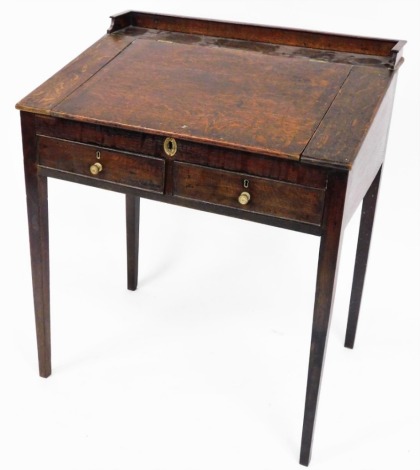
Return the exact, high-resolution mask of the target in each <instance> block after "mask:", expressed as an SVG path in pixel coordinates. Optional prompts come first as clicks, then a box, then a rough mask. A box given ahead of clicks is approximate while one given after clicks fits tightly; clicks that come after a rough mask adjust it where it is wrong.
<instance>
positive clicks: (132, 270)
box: [125, 194, 140, 290]
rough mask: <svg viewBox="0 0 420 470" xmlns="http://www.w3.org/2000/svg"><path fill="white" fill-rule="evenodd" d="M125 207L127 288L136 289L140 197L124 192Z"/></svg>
mask: <svg viewBox="0 0 420 470" xmlns="http://www.w3.org/2000/svg"><path fill="white" fill-rule="evenodd" d="M125 209H126V223H127V288H128V289H129V290H136V289H137V279H138V268H139V222H140V198H139V197H138V196H132V195H131V194H126V196H125Z"/></svg>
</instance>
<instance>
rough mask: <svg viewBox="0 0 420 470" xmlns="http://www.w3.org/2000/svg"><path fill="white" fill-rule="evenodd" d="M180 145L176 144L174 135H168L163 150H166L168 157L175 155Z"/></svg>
mask: <svg viewBox="0 0 420 470" xmlns="http://www.w3.org/2000/svg"><path fill="white" fill-rule="evenodd" d="M177 149H178V146H177V145H176V140H175V139H174V138H173V137H166V139H165V140H164V142H163V150H164V151H165V153H166V155H168V157H173V156H174V155H175V154H176V151H177Z"/></svg>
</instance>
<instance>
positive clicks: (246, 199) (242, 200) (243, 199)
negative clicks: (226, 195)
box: [238, 191, 251, 206]
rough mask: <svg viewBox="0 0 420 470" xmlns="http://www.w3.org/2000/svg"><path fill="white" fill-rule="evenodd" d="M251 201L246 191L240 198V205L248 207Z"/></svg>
mask: <svg viewBox="0 0 420 470" xmlns="http://www.w3.org/2000/svg"><path fill="white" fill-rule="evenodd" d="M250 200H251V195H250V194H249V193H248V192H246V191H244V192H242V193H241V194H240V195H239V197H238V201H239V204H242V205H243V206H246V205H247V204H248V202H249V201H250Z"/></svg>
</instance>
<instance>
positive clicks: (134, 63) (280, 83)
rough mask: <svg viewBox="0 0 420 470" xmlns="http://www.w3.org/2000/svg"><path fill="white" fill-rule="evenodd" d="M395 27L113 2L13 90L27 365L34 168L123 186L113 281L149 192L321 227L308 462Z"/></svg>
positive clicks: (131, 267)
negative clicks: (23, 218)
mask: <svg viewBox="0 0 420 470" xmlns="http://www.w3.org/2000/svg"><path fill="white" fill-rule="evenodd" d="M403 46H404V41H393V40H382V39H371V38H360V37H349V36H341V35H335V34H324V33H316V32H310V31H301V30H292V29H281V28H275V27H263V26H255V25H246V24H245V25H244V24H234V23H222V22H217V21H207V20H198V19H192V18H182V17H172V16H161V15H155V14H150V13H139V12H126V13H123V14H121V15H116V16H114V17H112V24H111V27H110V29H109V30H108V34H106V35H105V36H104V37H102V38H101V39H99V40H98V42H96V43H95V44H94V45H93V46H91V47H90V48H89V49H87V50H86V51H85V52H83V53H82V54H81V55H80V56H78V57H77V58H76V59H75V60H74V61H72V62H71V63H70V64H68V65H67V66H66V67H64V68H63V69H62V70H61V71H59V72H58V73H57V74H56V75H54V76H53V77H52V78H50V79H49V80H48V81H46V82H45V83H44V84H43V85H41V86H40V87H39V88H37V89H36V90H35V91H33V92H32V93H31V94H30V95H28V96H27V97H26V98H24V99H23V100H22V101H21V102H20V103H19V104H18V105H17V108H18V109H19V110H20V111H21V122H22V139H23V151H24V164H25V178H26V191H27V204H28V218H29V234H30V246H31V261H32V277H33V291H34V302H35V317H36V331H37V341H38V355H39V370H40V375H41V376H42V377H48V376H49V375H50V374H51V347H50V295H49V250H48V206H47V177H53V178H60V179H64V180H67V181H73V182H76V183H82V184H87V185H89V186H94V187H97V188H103V189H108V190H112V191H118V192H122V193H125V194H126V220H127V252H128V288H129V289H132V290H134V289H136V286H137V270H138V247H139V243H138V237H139V202H140V198H141V197H144V198H150V199H154V200H158V201H162V202H168V203H171V204H177V205H181V206H186V207H191V208H194V209H198V210H204V211H209V212H215V213H218V214H224V215H227V216H231V217H239V218H242V219H246V220H250V221H255V222H260V223H264V224H269V225H274V226H277V227H282V228H287V229H291V230H296V231H300V232H304V233H308V234H312V235H318V236H320V237H321V243H320V251H319V261H318V274H317V282H316V296H315V306H314V315H313V326H312V339H311V347H310V358H309V371H308V382H307V392H306V403H305V413H304V422H303V432H302V443H301V455H300V462H301V463H302V464H303V465H308V464H309V460H310V452H311V444H312V437H313V429H314V422H315V414H316V408H317V401H318V395H319V388H320V381H321V375H322V366H323V362H324V352H325V347H326V342H327V337H328V327H329V320H330V314H331V306H332V303H333V297H334V286H335V281H336V273H337V265H338V259H339V253H340V243H341V240H342V236H343V231H344V228H345V226H346V223H347V222H348V220H349V219H350V217H351V216H352V214H353V213H354V211H355V209H356V208H357V206H358V205H359V203H360V202H361V201H363V207H362V216H361V223H360V233H359V241H358V247H357V254H356V262H355V271H354V280H353V287H352V294H351V301H350V312H349V319H348V326H347V333H346V339H345V345H346V346H347V347H349V348H352V347H353V344H354V338H355V333H356V327H357V320H358V315H359V309H360V302H361V297H362V290H363V283H364V277H365V272H366V265H367V259H368V252H369V245H370V239H371V233H372V226H373V220H374V214H375V206H376V200H377V195H378V188H379V183H380V178H381V168H382V163H383V161H384V156H385V147H386V141H387V135H388V129H389V123H390V118H391V111H392V104H393V97H394V91H395V85H396V76H397V69H398V67H399V66H400V65H401V64H402V62H403V58H402V48H403Z"/></svg>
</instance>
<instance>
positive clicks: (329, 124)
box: [302, 67, 392, 169]
mask: <svg viewBox="0 0 420 470" xmlns="http://www.w3.org/2000/svg"><path fill="white" fill-rule="evenodd" d="M391 78H392V75H391V73H390V71H389V70H387V69H380V68H374V67H353V69H352V70H351V72H350V74H349V77H348V79H347V80H346V82H345V83H344V85H343V87H342V88H341V90H340V93H339V94H338V96H337V98H336V99H335V101H334V103H333V104H332V105H331V107H330V108H329V110H328V112H327V114H326V115H325V117H324V119H323V120H322V122H321V124H320V126H319V127H318V129H317V130H316V132H315V134H314V136H313V137H312V139H311V141H310V142H309V144H308V146H307V147H306V149H305V151H304V152H303V155H302V161H304V162H311V163H316V164H318V165H328V166H332V167H337V168H347V169H350V168H351V167H352V166H353V163H354V161H355V159H356V157H357V154H358V152H359V149H360V147H361V145H362V143H363V141H364V139H365V137H366V135H367V133H368V130H369V128H370V126H371V124H372V121H373V119H374V117H375V115H376V113H377V111H378V108H379V106H380V104H381V101H382V99H383V97H384V96H385V93H386V91H387V89H388V86H389V84H390V82H391Z"/></svg>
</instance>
